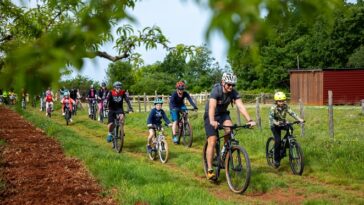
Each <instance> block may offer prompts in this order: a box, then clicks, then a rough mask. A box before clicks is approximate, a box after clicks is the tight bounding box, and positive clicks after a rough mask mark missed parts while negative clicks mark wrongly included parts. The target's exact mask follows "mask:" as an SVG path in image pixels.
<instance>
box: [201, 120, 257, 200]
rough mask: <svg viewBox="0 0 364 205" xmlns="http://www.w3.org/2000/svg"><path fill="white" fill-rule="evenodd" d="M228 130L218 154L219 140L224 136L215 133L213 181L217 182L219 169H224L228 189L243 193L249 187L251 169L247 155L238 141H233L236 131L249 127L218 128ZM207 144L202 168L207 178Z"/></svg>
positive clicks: (248, 126) (204, 149) (204, 148)
mask: <svg viewBox="0 0 364 205" xmlns="http://www.w3.org/2000/svg"><path fill="white" fill-rule="evenodd" d="M224 128H230V129H231V132H230V133H229V134H228V135H227V137H228V138H227V140H226V142H225V144H224V146H223V149H222V151H221V152H220V139H221V138H224V137H225V136H221V137H220V136H219V132H217V134H216V137H217V141H216V146H215V154H214V157H213V162H212V166H213V169H214V171H215V174H216V176H215V178H214V179H213V181H217V180H218V178H219V176H220V171H221V169H226V172H225V174H226V179H227V182H228V185H229V188H230V190H231V191H233V192H234V193H239V194H240V193H243V192H245V190H246V189H247V188H248V186H249V182H250V175H251V167H250V160H249V156H248V153H247V152H246V150H245V149H244V147H243V146H241V145H239V141H238V140H237V139H235V134H236V132H237V130H239V129H240V128H251V127H250V125H248V124H247V125H241V126H238V125H236V124H235V125H233V126H221V125H220V126H219V127H218V129H219V130H221V129H224ZM207 145H208V142H207V140H206V143H205V145H204V147H203V154H202V156H203V167H204V171H205V175H206V176H207V171H208V167H207V158H206V150H207Z"/></svg>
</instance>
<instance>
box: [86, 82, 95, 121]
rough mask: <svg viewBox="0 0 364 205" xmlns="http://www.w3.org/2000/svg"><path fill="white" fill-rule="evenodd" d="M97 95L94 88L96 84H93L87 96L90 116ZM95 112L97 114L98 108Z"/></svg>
mask: <svg viewBox="0 0 364 205" xmlns="http://www.w3.org/2000/svg"><path fill="white" fill-rule="evenodd" d="M96 97H97V93H96V90H95V88H94V85H92V84H91V86H90V90H88V93H87V96H86V100H88V116H89V117H91V106H92V101H93V100H96ZM94 114H96V110H95V113H94Z"/></svg>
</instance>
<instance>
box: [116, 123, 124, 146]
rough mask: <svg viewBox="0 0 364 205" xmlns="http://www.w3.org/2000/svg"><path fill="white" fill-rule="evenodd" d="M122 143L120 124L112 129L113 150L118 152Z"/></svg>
mask: <svg viewBox="0 0 364 205" xmlns="http://www.w3.org/2000/svg"><path fill="white" fill-rule="evenodd" d="M123 145H124V129H123V128H122V127H120V126H116V127H115V129H114V147H115V150H116V151H117V152H118V153H120V152H121V151H122V150H123Z"/></svg>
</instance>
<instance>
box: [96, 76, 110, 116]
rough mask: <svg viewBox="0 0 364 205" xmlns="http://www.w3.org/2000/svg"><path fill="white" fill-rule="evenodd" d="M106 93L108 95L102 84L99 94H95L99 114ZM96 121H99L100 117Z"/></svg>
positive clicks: (104, 85)
mask: <svg viewBox="0 0 364 205" xmlns="http://www.w3.org/2000/svg"><path fill="white" fill-rule="evenodd" d="M108 93H109V91H108V90H107V88H106V83H105V82H102V83H101V88H100V90H99V92H98V93H97V99H98V106H99V112H101V111H102V110H103V106H104V100H105V99H106V96H107V94H108ZM100 114H102V113H100ZM98 120H99V121H100V115H99V119H98Z"/></svg>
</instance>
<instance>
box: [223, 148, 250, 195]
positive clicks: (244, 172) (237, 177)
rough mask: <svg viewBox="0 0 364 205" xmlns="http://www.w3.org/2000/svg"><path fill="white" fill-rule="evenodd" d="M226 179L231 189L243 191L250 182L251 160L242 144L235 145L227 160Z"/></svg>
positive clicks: (237, 191)
mask: <svg viewBox="0 0 364 205" xmlns="http://www.w3.org/2000/svg"><path fill="white" fill-rule="evenodd" d="M225 168H226V179H227V182H228V184H229V187H230V190H231V191H233V192H234V193H239V194H240V193H243V192H244V191H245V190H246V189H247V188H248V186H249V182H250V174H251V173H250V172H251V170H250V169H251V168H250V160H249V156H248V153H247V152H246V151H245V149H244V148H243V147H241V146H237V145H234V146H232V148H231V152H228V153H227V155H226V160H225Z"/></svg>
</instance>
